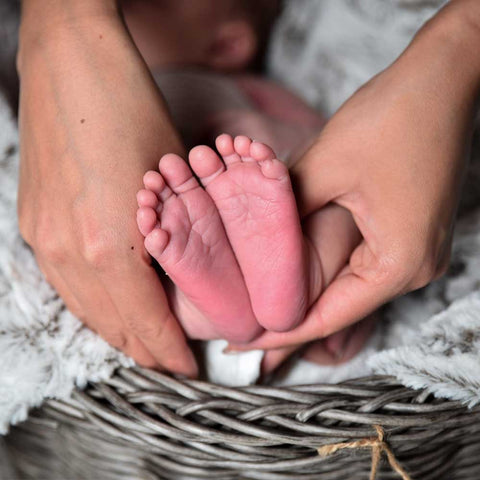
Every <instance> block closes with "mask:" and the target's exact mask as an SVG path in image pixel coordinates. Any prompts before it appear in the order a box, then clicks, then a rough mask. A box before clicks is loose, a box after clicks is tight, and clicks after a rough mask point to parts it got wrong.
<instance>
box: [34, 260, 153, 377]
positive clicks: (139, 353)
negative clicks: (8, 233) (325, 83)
mask: <svg viewBox="0 0 480 480" xmlns="http://www.w3.org/2000/svg"><path fill="white" fill-rule="evenodd" d="M37 262H38V263H39V266H40V269H41V270H42V272H44V275H45V278H46V280H47V281H48V282H49V283H50V284H51V285H52V286H53V287H54V288H55V290H56V291H57V292H58V294H59V295H60V297H61V298H62V300H63V301H64V302H65V304H66V306H67V308H68V309H69V310H70V311H71V312H72V313H73V314H74V315H75V316H76V317H77V318H79V319H81V320H82V322H83V323H85V325H87V326H88V327H89V328H90V329H91V330H93V331H94V332H96V333H98V334H99V335H100V336H102V338H104V339H105V340H106V341H107V342H110V343H114V346H115V347H117V348H120V349H122V350H123V352H124V353H125V354H126V355H129V356H131V357H132V358H134V359H135V360H136V361H137V363H139V364H140V365H142V366H145V367H151V368H152V367H157V366H158V364H157V362H156V361H155V359H154V358H153V357H152V356H151V355H150V354H149V352H148V350H147V349H146V348H145V346H144V345H142V344H141V342H140V341H139V340H138V339H136V338H135V337H133V336H131V337H130V338H127V336H126V335H124V334H123V333H122V332H121V331H122V330H123V324H122V322H121V319H120V317H119V316H118V315H117V314H116V312H114V309H113V305H112V304H111V302H109V301H108V297H107V301H106V302H105V300H104V301H103V304H102V308H101V316H100V317H97V316H96V315H95V309H93V311H92V306H91V303H92V302H93V303H94V305H99V299H97V298H96V294H98V293H99V292H100V289H99V288H95V289H94V292H95V293H93V292H87V301H86V303H85V298H83V297H84V296H85V295H84V294H82V290H81V288H80V287H78V288H75V287H71V286H70V285H75V282H78V277H77V275H75V274H70V275H69V276H68V279H69V280H70V285H69V283H67V281H66V278H65V276H64V275H62V273H61V272H60V271H59V270H56V269H55V268H54V267H51V266H50V264H49V263H48V262H46V261H43V260H41V259H39V258H38V257H37ZM79 268H80V266H76V268H74V269H70V270H71V271H73V272H78V271H79ZM72 282H73V283H72ZM88 284H89V285H90V286H92V285H93V284H92V280H90V281H88ZM73 292H76V294H74V293H73ZM79 293H80V295H81V297H82V299H81V300H83V302H84V303H83V304H82V303H81V300H79V298H78V294H79ZM86 312H88V313H86ZM115 319H116V322H115ZM115 324H117V326H116V327H114V325H115ZM114 328H117V332H114V331H113V330H114Z"/></svg>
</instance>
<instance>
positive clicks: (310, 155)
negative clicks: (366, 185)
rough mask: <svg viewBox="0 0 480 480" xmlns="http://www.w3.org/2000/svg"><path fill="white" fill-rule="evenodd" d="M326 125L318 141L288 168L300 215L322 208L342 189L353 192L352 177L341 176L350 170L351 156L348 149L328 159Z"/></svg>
mask: <svg viewBox="0 0 480 480" xmlns="http://www.w3.org/2000/svg"><path fill="white" fill-rule="evenodd" d="M328 128H329V127H328V124H327V126H326V127H325V129H324V130H323V131H322V133H321V134H320V136H319V138H318V140H317V141H316V142H315V143H314V144H313V145H312V146H311V147H310V149H309V150H308V151H307V152H306V153H305V154H304V155H303V157H302V158H301V159H300V160H299V161H298V162H296V163H295V165H293V166H292V168H291V170H290V175H291V178H292V184H293V188H294V191H295V198H296V199H297V205H298V208H299V211H300V214H301V217H305V216H307V215H309V214H310V213H312V212H313V211H315V210H318V209H320V208H322V207H324V206H325V205H327V204H328V203H330V202H332V201H334V200H335V199H336V198H338V197H339V196H341V195H342V194H343V193H344V192H349V191H354V189H353V188H352V187H353V183H352V182H354V181H355V178H349V177H348V176H345V172H348V171H351V165H352V163H350V164H349V162H355V159H352V158H351V152H348V151H345V152H340V151H338V152H335V161H334V162H332V161H331V157H332V153H330V151H329V149H330V144H329V143H330V140H329V139H328V138H327V137H328V135H325V134H326V133H328ZM347 144H348V142H347ZM336 147H338V145H336ZM337 150H338V148H337Z"/></svg>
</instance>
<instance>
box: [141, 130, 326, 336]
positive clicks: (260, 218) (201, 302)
mask: <svg viewBox="0 0 480 480" xmlns="http://www.w3.org/2000/svg"><path fill="white" fill-rule="evenodd" d="M216 144H217V149H218V152H219V154H220V155H221V158H220V157H219V156H218V155H217V154H216V153H215V152H214V151H213V150H212V149H211V148H209V147H206V146H199V147H195V148H194V149H193V150H192V151H191V152H190V155H189V161H190V165H191V167H192V169H193V172H194V173H195V174H196V175H197V177H198V178H199V180H200V182H201V184H202V186H203V187H204V188H205V190H204V189H203V188H202V187H201V186H200V185H199V184H198V182H197V180H196V179H195V178H194V177H193V176H192V172H191V171H190V169H189V168H188V165H187V164H186V163H185V162H184V161H183V160H182V159H181V158H180V157H178V156H176V155H167V156H165V157H163V158H162V159H161V160H160V164H159V170H160V172H154V171H151V172H147V174H146V175H145V178H144V183H145V187H146V189H147V190H144V191H141V192H139V194H138V196H137V198H138V201H139V205H140V207H141V208H140V209H139V211H138V215H137V218H138V225H139V228H140V231H141V232H142V233H143V234H144V235H145V236H146V238H145V246H146V248H147V250H148V252H149V253H150V254H151V255H152V256H153V257H154V258H155V259H156V260H157V261H158V262H159V263H160V265H161V266H162V267H163V268H164V270H165V271H166V272H167V273H168V275H169V276H170V278H171V279H172V280H173V282H174V283H175V285H176V286H177V287H178V288H179V289H180V290H182V291H183V293H184V294H185V295H186V296H187V298H190V299H191V301H192V302H193V303H195V304H196V305H197V306H198V308H199V310H200V311H201V312H202V313H203V314H204V316H205V317H207V318H208V319H209V320H210V322H209V323H210V324H213V325H215V326H217V330H218V333H220V337H221V338H224V337H225V335H224V334H223V335H222V333H223V332H224V331H225V330H227V331H228V330H230V332H229V333H230V336H231V330H232V328H234V327H236V328H237V329H238V332H237V335H239V334H241V335H243V337H244V338H245V337H246V338H249V339H251V338H252V337H253V336H256V335H258V333H260V331H259V329H258V324H257V321H258V323H259V324H260V325H262V326H263V327H265V328H267V329H271V330H275V331H281V330H289V329H291V328H292V326H294V325H296V324H298V323H299V322H300V321H301V320H303V317H304V315H305V310H306V308H307V305H308V303H309V300H308V284H307V279H308V278H310V277H309V276H308V275H307V274H306V265H307V264H308V265H309V266H310V268H311V269H320V265H319V263H318V259H317V258H315V257H314V258H313V259H312V260H313V261H308V260H307V258H306V252H305V251H304V245H303V237H302V231H301V227H300V221H299V218H298V213H297V209H296V204H295V198H294V196H293V192H292V188H291V185H290V178H289V175H288V170H287V168H286V166H285V165H284V164H283V163H282V162H280V161H279V160H277V159H276V158H275V154H274V152H273V150H271V149H270V148H269V147H267V146H266V145H265V144H263V143H258V142H252V141H251V140H250V139H249V138H247V137H242V136H240V137H236V138H235V140H234V139H232V137H231V136H230V135H222V136H220V137H218V138H217V141H216ZM166 183H168V186H167V185H166ZM169 187H170V188H169ZM172 190H173V192H172ZM148 193H154V194H155V196H156V198H155V199H153V198H150V196H148V195H147V194H148ZM174 193H176V194H177V195H174ZM237 262H238V264H237ZM195 275H198V278H197V277H194V276H195ZM310 275H311V276H313V277H321V273H320V272H313V273H311V274H310ZM244 281H245V283H244ZM244 286H246V288H242V287H244ZM250 303H251V310H250ZM251 311H253V312H252V313H253V315H250V312H251ZM209 323H206V324H205V328H206V329H207V332H208V325H209ZM186 331H187V332H189V333H190V332H191V328H188V327H186ZM203 335H205V333H204V334H203ZM207 335H208V333H207ZM197 336H198V335H197ZM203 338H208V336H207V337H205V336H203ZM210 338H211V337H210Z"/></svg>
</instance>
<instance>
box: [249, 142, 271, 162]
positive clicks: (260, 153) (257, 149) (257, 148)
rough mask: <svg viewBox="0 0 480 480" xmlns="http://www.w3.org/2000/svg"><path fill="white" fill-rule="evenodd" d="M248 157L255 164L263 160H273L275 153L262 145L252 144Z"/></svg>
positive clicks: (258, 143)
mask: <svg viewBox="0 0 480 480" xmlns="http://www.w3.org/2000/svg"><path fill="white" fill-rule="evenodd" d="M250 156H251V157H252V158H253V159H254V160H256V161H257V162H263V161H265V160H273V159H274V158H275V152H274V151H273V150H272V149H271V148H270V147H269V146H268V145H265V144H264V143H261V142H252V144H251V145H250Z"/></svg>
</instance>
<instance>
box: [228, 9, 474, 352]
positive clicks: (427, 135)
mask: <svg viewBox="0 0 480 480" xmlns="http://www.w3.org/2000/svg"><path fill="white" fill-rule="evenodd" d="M452 38H455V41H454V42H452V41H451V40H452ZM479 39H480V5H479V4H478V2H475V1H469V0H457V1H454V2H451V3H450V4H449V5H448V6H447V7H446V8H444V10H443V11H441V12H440V13H439V14H438V15H437V16H436V17H434V19H433V20H431V21H430V22H429V23H428V24H427V25H426V26H425V27H424V28H423V29H422V30H421V31H420V32H419V34H418V35H417V36H416V37H415V39H414V40H413V42H412V44H411V45H410V46H409V47H408V48H407V50H406V51H405V52H404V54H403V55H402V56H401V57H400V58H399V59H398V60H397V61H396V62H395V63H394V64H393V65H392V66H391V67H389V68H388V69H387V70H385V71H384V72H382V73H381V74H379V75H378V76H377V77H375V78H374V79H373V80H372V81H370V82H369V83H368V84H367V85H365V86H364V87H362V88H361V89H360V90H359V91H358V92H357V93H355V94H354V95H353V96H352V97H351V98H350V99H349V100H348V101H347V102H346V103H345V104H344V105H343V106H342V108H341V109H340V110H339V111H338V112H337V113H336V114H335V115H334V116H333V118H332V119H331V120H330V121H329V123H328V124H327V126H326V127H325V129H324V130H323V131H322V133H321V135H320V137H319V139H318V141H317V142H316V143H315V144H314V145H313V146H312V147H311V149H310V150H309V151H308V152H307V153H306V154H305V155H304V156H303V158H302V159H301V160H300V161H299V162H298V163H297V164H296V165H295V166H294V167H293V174H294V175H295V177H296V178H297V179H299V180H300V181H301V185H302V189H301V190H298V197H297V199H298V201H299V203H300V206H301V210H302V212H303V215H308V214H310V213H311V212H316V211H318V210H319V209H320V211H321V209H322V208H324V206H325V205H327V204H331V203H335V204H337V205H341V206H342V207H344V208H346V209H347V210H349V211H350V212H351V213H352V216H353V218H354V220H355V223H356V225H357V226H358V228H359V230H360V231H361V233H362V237H363V240H362V242H361V243H360V244H359V245H358V246H356V247H355V248H354V249H352V250H351V252H350V254H349V257H350V259H349V262H348V265H346V266H345V267H344V268H343V269H342V271H341V272H340V273H339V274H338V276H337V277H336V278H335V279H334V280H333V281H332V283H331V284H330V285H329V287H328V288H327V289H326V291H325V292H324V293H323V294H322V295H321V296H320V298H319V299H318V301H317V302H316V303H315V304H314V305H313V306H312V308H311V309H310V311H309V312H308V313H307V318H306V320H305V322H304V323H302V324H301V325H300V326H299V327H298V328H296V329H295V330H292V331H291V332H288V333H274V332H266V333H265V334H264V335H262V337H260V338H259V339H257V340H255V341H254V342H252V344H251V345H250V346H247V347H245V346H235V347H234V349H235V350H243V349H248V348H263V347H265V346H267V345H268V346H269V347H270V348H274V347H275V346H276V347H285V346H286V345H299V344H302V343H304V342H308V341H310V340H312V339H314V338H321V337H326V336H328V335H330V334H331V333H333V332H335V331H337V330H338V329H339V328H342V327H345V326H347V325H350V324H351V323H352V322H355V321H358V320H359V319H360V318H363V317H365V316H366V315H367V314H368V313H369V312H371V311H372V310H373V309H375V308H377V307H378V306H380V305H382V304H383V303H385V302H387V301H388V300H390V299H392V298H394V297H395V296H397V295H400V294H404V293H407V292H409V291H411V290H414V289H417V288H420V287H422V286H424V285H426V284H427V283H429V282H430V281H431V280H433V279H434V278H436V277H438V276H440V275H441V274H442V273H443V272H444V271H445V269H446V267H447V265H448V259H449V254H450V247H451V238H452V231H453V221H454V217H455V211H456V207H457V203H458V198H459V194H460V189H461V185H462V176H463V172H464V170H465V166H466V159H467V154H468V150H469V144H470V139H471V133H472V130H473V119H474V114H475V111H476V105H477V100H478V96H479V92H480V61H479V59H478V57H477V56H476V55H475V54H474V53H473V52H474V45H476V44H477V42H478V41H479ZM440 52H441V53H440ZM459 52H462V55H461V56H459ZM422 62H423V63H422ZM420 64H422V65H423V67H422V68H421V69H419V68H418V65H420ZM460 65H461V68H459V66H460ZM378 132H382V135H381V136H380V137H379V135H378ZM420 212H421V214H420Z"/></svg>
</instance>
